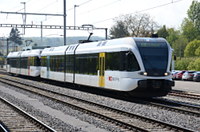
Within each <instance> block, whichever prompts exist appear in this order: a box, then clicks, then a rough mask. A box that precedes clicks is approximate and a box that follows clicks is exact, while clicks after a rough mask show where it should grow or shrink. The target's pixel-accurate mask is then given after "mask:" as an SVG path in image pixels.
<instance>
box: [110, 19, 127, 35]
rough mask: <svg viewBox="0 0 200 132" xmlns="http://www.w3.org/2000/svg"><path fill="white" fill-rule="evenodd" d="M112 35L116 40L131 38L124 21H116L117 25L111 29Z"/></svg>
mask: <svg viewBox="0 0 200 132" xmlns="http://www.w3.org/2000/svg"><path fill="white" fill-rule="evenodd" d="M110 35H112V37H114V38H121V37H126V36H129V32H128V30H127V27H126V26H125V24H124V23H123V22H122V21H116V24H115V25H114V26H113V27H111V29H110Z"/></svg>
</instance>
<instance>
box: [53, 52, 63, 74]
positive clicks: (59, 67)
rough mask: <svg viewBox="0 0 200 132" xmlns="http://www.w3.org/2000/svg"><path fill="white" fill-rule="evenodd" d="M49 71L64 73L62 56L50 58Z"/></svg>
mask: <svg viewBox="0 0 200 132" xmlns="http://www.w3.org/2000/svg"><path fill="white" fill-rule="evenodd" d="M50 70H51V71H57V72H64V56H63V55H59V56H51V57H50Z"/></svg>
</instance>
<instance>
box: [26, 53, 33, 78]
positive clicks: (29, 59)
mask: <svg viewBox="0 0 200 132" xmlns="http://www.w3.org/2000/svg"><path fill="white" fill-rule="evenodd" d="M26 59H27V61H28V64H27V70H28V75H29V76H30V74H31V73H30V72H31V71H30V64H31V61H32V60H31V57H28V58H26Z"/></svg>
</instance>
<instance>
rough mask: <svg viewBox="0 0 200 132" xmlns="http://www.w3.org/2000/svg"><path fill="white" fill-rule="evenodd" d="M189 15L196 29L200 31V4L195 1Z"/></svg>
mask: <svg viewBox="0 0 200 132" xmlns="http://www.w3.org/2000/svg"><path fill="white" fill-rule="evenodd" d="M187 13H188V17H189V18H190V19H191V20H192V22H193V23H194V25H195V27H196V28H197V29H198V30H199V31H200V15H199V14H200V2H198V1H197V0H193V1H192V4H191V6H190V8H189V10H188V12H187Z"/></svg>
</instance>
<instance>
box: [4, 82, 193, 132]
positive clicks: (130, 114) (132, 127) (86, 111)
mask: <svg viewBox="0 0 200 132" xmlns="http://www.w3.org/2000/svg"><path fill="white" fill-rule="evenodd" d="M10 81H11V80H10ZM5 83H6V82H5ZM7 83H8V84H9V83H10V82H7ZM18 83H19V82H18ZM9 85H10V84H9ZM13 85H14V86H15V87H20V88H21V86H16V85H17V84H13ZM23 85H26V86H27V84H23ZM28 86H29V87H32V88H31V89H26V88H25V90H27V91H30V92H34V93H36V94H38V95H41V96H46V95H44V94H42V92H36V91H34V90H32V89H33V88H36V89H39V90H42V91H45V92H47V91H46V90H44V89H41V88H38V87H36V86H30V85H29V84H28ZM22 87H23V86H22ZM48 92H50V93H53V94H57V95H59V96H64V97H67V98H71V99H73V100H78V101H81V102H83V103H87V104H90V105H94V106H98V107H100V108H104V109H105V110H109V111H114V112H115V113H120V114H122V115H126V116H127V117H133V118H137V119H139V120H142V121H146V122H151V123H152V124H157V126H162V127H163V128H170V129H174V130H178V131H188V132H192V130H190V129H187V128H182V127H179V126H175V125H173V124H169V123H165V122H162V121H158V120H154V119H150V118H146V117H144V116H140V115H137V114H133V113H129V112H125V111H122V110H118V109H115V108H110V107H108V106H105V105H101V104H97V103H94V102H89V101H86V100H83V99H79V98H75V97H72V96H68V95H65V94H62V93H57V92H54V91H48ZM46 97H48V98H50V99H54V100H56V101H58V102H60V103H64V104H66V103H67V105H68V106H70V107H73V108H75V109H78V110H81V111H83V112H85V113H92V114H93V115H98V116H101V117H103V118H106V119H110V117H107V116H105V115H100V114H99V113H98V112H94V111H90V110H87V109H85V108H82V107H79V106H74V104H70V103H68V102H65V101H63V100H58V99H57V98H56V97H53V98H52V96H46ZM112 120H113V121H115V122H116V121H117V120H116V119H112ZM115 124H120V125H125V126H126V127H128V129H130V130H133V129H134V130H139V131H148V130H144V129H142V130H141V128H135V126H132V125H130V124H128V125H127V124H125V123H123V122H121V121H117V123H115Z"/></svg>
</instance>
